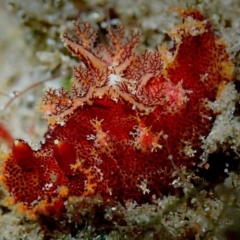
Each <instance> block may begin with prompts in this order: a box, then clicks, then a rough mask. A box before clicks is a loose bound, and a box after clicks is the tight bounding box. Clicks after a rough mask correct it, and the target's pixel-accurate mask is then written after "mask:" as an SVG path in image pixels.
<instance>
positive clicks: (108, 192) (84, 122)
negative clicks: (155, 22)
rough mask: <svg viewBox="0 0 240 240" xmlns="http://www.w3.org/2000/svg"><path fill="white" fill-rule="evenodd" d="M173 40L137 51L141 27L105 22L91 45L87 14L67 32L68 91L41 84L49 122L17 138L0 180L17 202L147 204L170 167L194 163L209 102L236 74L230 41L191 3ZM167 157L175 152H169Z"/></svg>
mask: <svg viewBox="0 0 240 240" xmlns="http://www.w3.org/2000/svg"><path fill="white" fill-rule="evenodd" d="M181 14H182V17H183V23H182V24H180V25H178V26H176V27H174V28H173V29H172V30H171V31H170V32H169V36H170V37H171V38H172V40H173V42H174V46H173V47H172V48H171V49H168V48H167V47H166V45H164V46H162V47H160V48H159V49H158V50H155V51H145V52H144V53H142V54H140V55H136V54H135V48H136V46H137V45H138V44H139V37H140V35H139V33H138V32H136V31H132V32H131V33H130V34H129V36H128V37H126V36H125V33H124V30H123V27H121V26H119V27H118V28H116V29H110V30H109V44H108V46H104V45H100V44H99V45H97V46H96V44H95V42H96V34H95V32H94V31H93V29H92V27H91V26H90V25H89V24H88V23H76V24H75V29H74V31H73V32H71V33H68V34H66V33H64V34H63V35H62V40H63V42H64V44H65V46H66V47H67V48H68V49H69V50H70V51H71V52H72V53H73V54H74V55H76V56H78V57H79V58H80V59H81V60H82V61H83V63H82V64H81V65H80V66H76V67H75V68H74V70H73V72H74V79H75V82H74V83H73V86H72V90H71V91H67V90H65V89H64V88H60V89H49V90H47V91H46V93H45V95H44V97H43V101H42V105H41V109H42V110H43V111H44V112H45V114H46V118H47V120H48V123H49V130H48V132H47V133H46V134H45V142H44V143H42V145H41V147H40V148H39V149H38V150H37V151H34V150H32V149H31V147H30V146H29V145H28V144H27V143H26V142H24V141H23V140H16V141H15V143H14V146H13V149H12V152H11V153H10V154H9V156H8V157H7V160H6V161H5V162H4V165H3V170H2V179H3V182H4V184H5V185H6V187H7V189H8V191H9V193H10V196H11V197H13V198H14V200H15V202H18V203H22V204H23V206H24V208H25V209H26V210H29V211H32V212H34V213H41V214H50V213H53V214H55V215H57V214H60V213H61V211H62V209H63V202H64V201H65V200H67V199H68V198H69V197H71V196H75V197H91V196H95V195H97V194H99V195H101V196H102V197H103V199H106V200H107V199H111V200H113V201H119V202H121V203H125V202H127V201H136V202H137V203H146V202H149V201H151V200H152V197H153V196H155V197H161V196H162V195H163V194H167V193H169V191H170V189H171V182H172V180H173V179H172V173H173V171H174V167H173V164H172V161H173V162H174V164H175V165H176V166H177V167H180V166H186V167H187V168H188V169H191V167H192V166H193V164H194V163H196V162H197V161H198V159H199V157H200V155H201V145H202V142H201V139H202V138H204V137H206V136H207V135H208V134H209V132H210V130H211V127H212V124H213V120H214V113H213V111H212V109H211V108H210V106H209V102H210V101H214V100H215V99H216V97H217V96H218V94H219V86H223V85H224V84H227V83H228V82H229V81H231V80H232V77H233V67H234V66H233V63H232V62H231V60H230V59H229V56H228V54H227V52H226V45H225V44H224V42H223V41H222V39H221V38H220V37H219V36H216V35H215V34H214V32H213V31H212V29H211V25H210V23H209V21H208V20H206V19H204V17H203V16H202V14H201V13H200V12H198V11H197V10H191V11H182V12H181ZM171 160H172V161H171Z"/></svg>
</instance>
